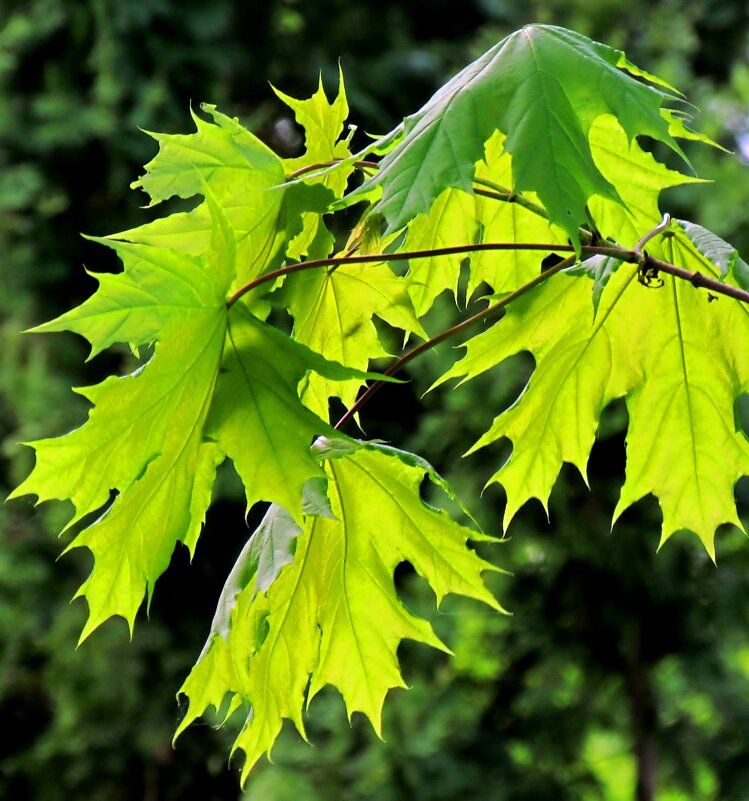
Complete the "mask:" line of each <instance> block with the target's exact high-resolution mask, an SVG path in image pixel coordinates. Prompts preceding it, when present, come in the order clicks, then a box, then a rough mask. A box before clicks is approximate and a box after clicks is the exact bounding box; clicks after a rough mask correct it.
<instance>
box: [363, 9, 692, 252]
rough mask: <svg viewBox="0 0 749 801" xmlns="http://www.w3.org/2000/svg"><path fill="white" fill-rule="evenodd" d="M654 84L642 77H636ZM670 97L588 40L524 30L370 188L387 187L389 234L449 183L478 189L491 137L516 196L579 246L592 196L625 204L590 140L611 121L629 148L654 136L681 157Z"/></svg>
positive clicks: (430, 115)
mask: <svg viewBox="0 0 749 801" xmlns="http://www.w3.org/2000/svg"><path fill="white" fill-rule="evenodd" d="M632 72H634V73H635V75H637V76H639V77H642V78H645V79H646V80H648V81H649V83H645V82H643V81H641V80H637V79H636V78H635V77H633V75H632V74H631V73H632ZM677 99H678V96H677V95H675V93H674V92H673V90H670V88H669V87H668V86H667V85H666V84H664V83H663V82H661V81H658V80H657V79H654V78H653V76H650V75H648V74H647V73H644V72H642V71H641V70H637V69H636V68H634V67H633V65H631V64H630V63H629V62H628V61H627V60H626V59H625V58H624V56H623V54H622V53H621V52H620V51H618V50H614V49H612V48H610V47H606V46H605V45H602V44H599V43H597V42H592V41H591V40H589V39H587V38H585V37H584V36H581V35H580V34H576V33H573V32H571V31H567V30H564V29H562V28H556V27H553V26H548V25H528V26H526V27H525V28H523V29H522V30H520V31H517V32H516V33H513V34H511V35H510V36H508V37H506V38H505V39H503V40H502V41H501V42H499V43H498V44H497V45H495V47H493V48H491V49H490V50H488V51H487V52H486V53H485V54H484V55H482V56H481V57H479V58H478V59H477V60H476V61H474V62H473V63H472V64H470V65H468V66H467V67H466V68H465V69H463V70H462V71H461V72H460V73H459V74H458V75H456V76H455V77H454V78H453V79H452V80H450V81H449V82H448V83H447V84H445V86H443V87H442V88H441V89H440V90H439V91H438V92H437V93H436V94H435V95H434V97H433V98H432V99H431V100H430V101H429V102H428V103H427V104H426V105H425V106H424V107H423V108H422V109H421V110H420V111H419V112H417V113H416V114H414V115H413V116H411V117H408V118H407V119H406V120H405V123H404V126H403V136H402V139H401V140H400V141H399V142H398V144H397V145H396V146H395V147H394V148H393V149H392V150H391V151H390V152H389V153H388V154H387V155H386V156H385V157H384V158H383V160H382V162H381V165H380V169H379V171H378V173H377V175H376V176H374V177H373V178H372V179H370V181H369V182H368V184H367V185H365V191H366V190H367V189H368V188H369V187H371V186H381V187H382V198H381V200H380V201H379V204H378V209H379V211H380V213H381V214H383V215H384V216H385V217H386V218H387V220H388V223H389V225H390V228H391V229H397V228H401V227H403V226H404V225H406V224H407V222H408V221H409V220H410V219H411V218H412V217H413V216H415V215H416V214H419V213H424V212H427V211H428V210H429V208H430V207H431V205H432V202H433V201H434V200H435V199H436V198H437V197H438V196H439V195H440V193H441V192H442V191H443V190H444V189H445V187H456V188H458V189H462V190H464V191H470V188H471V184H472V181H473V178H474V170H475V168H474V165H475V163H476V162H477V161H479V160H480V159H481V158H482V156H483V151H484V145H485V143H486V142H487V141H488V140H489V139H490V137H491V136H492V134H493V133H494V132H495V131H500V132H501V133H502V134H504V135H505V137H506V140H505V145H504V147H505V150H506V151H507V152H508V153H509V154H511V156H512V158H513V168H514V185H513V187H511V188H512V189H513V190H514V191H518V192H524V191H531V192H535V193H537V194H538V197H539V199H540V201H541V203H542V204H543V205H544V207H545V208H546V210H547V212H548V214H549V218H550V220H551V221H552V222H553V223H556V224H558V225H560V226H561V227H562V228H563V229H564V230H565V232H566V233H567V235H568V236H569V237H570V239H571V240H572V242H573V243H579V234H578V230H577V229H578V226H580V225H583V224H585V223H586V222H587V215H586V205H587V203H588V200H589V199H590V198H591V197H592V196H593V195H600V196H602V197H605V198H608V199H609V200H614V201H616V200H618V199H619V195H618V190H617V187H616V185H615V184H614V183H612V182H611V180H610V179H607V178H606V177H604V175H603V174H602V173H601V171H600V169H599V168H598V166H597V165H596V163H595V161H594V158H593V155H592V153H591V147H590V143H589V138H588V137H589V133H590V128H591V126H592V125H593V123H594V121H595V120H596V118H598V117H600V116H601V115H603V114H612V115H614V116H615V117H616V118H617V119H618V120H619V123H620V124H621V126H622V127H623V129H624V130H625V132H626V134H627V137H628V140H629V141H630V142H631V141H633V140H634V138H635V137H636V136H643V135H645V136H649V137H652V138H653V139H655V140H657V141H660V142H663V143H664V144H666V145H668V146H669V147H670V148H672V149H673V150H674V151H675V152H677V153H679V154H681V153H682V151H681V149H680V148H679V146H678V145H677V144H676V141H675V140H674V138H673V136H672V133H671V131H672V130H676V127H677V126H676V125H674V124H672V121H673V120H674V119H676V118H675V117H674V115H673V112H672V111H671V110H669V109H668V107H666V108H663V107H664V105H665V104H666V103H673V102H674V100H677Z"/></svg>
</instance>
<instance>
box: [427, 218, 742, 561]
mask: <svg viewBox="0 0 749 801" xmlns="http://www.w3.org/2000/svg"><path fill="white" fill-rule="evenodd" d="M670 234H671V235H670V236H669V237H667V238H666V239H665V240H664V244H663V245H662V246H661V245H660V244H659V243H657V242H653V243H651V244H650V245H649V252H651V255H656V254H659V255H661V256H663V257H665V258H666V259H667V260H668V261H671V262H672V263H674V264H676V265H678V266H682V267H684V268H685V269H688V270H690V271H692V272H693V271H696V270H700V271H702V272H704V273H706V274H708V275H713V276H718V275H720V273H721V270H722V269H723V268H721V267H720V266H716V265H714V264H713V263H712V262H711V261H710V260H709V259H708V258H707V257H706V256H705V255H703V254H701V253H700V252H699V250H698V249H697V248H696V247H695V245H694V243H693V242H692V241H691V240H690V239H689V237H687V236H686V235H684V233H683V231H682V232H681V233H679V232H678V231H673V230H672V231H671V232H670ZM661 247H662V248H663V250H660V248H661ZM609 266H610V265H609ZM637 275H638V268H637V266H636V265H631V264H621V265H620V266H619V268H618V270H611V269H609V270H608V275H607V280H606V282H605V285H604V286H602V287H601V289H600V300H599V303H598V307H597V311H596V309H595V307H594V305H593V304H592V303H591V298H590V285H589V283H588V282H587V281H586V280H585V279H584V278H582V277H575V275H574V271H573V272H572V274H567V275H565V274H560V275H558V276H553V277H551V278H550V279H549V280H548V281H547V282H546V283H544V284H543V285H542V286H541V287H539V288H538V289H537V290H536V291H535V292H534V293H533V294H531V295H527V296H523V297H522V298H520V299H518V300H517V301H515V302H514V303H513V304H512V306H511V307H510V309H509V311H508V313H507V316H506V318H504V319H503V320H502V321H501V322H500V323H498V324H496V325H495V326H493V327H492V328H490V329H488V330H487V331H485V332H483V333H481V334H479V335H478V336H476V337H474V338H473V339H471V340H469V341H468V342H467V343H466V348H467V352H466V355H465V357H464V358H463V359H462V360H461V361H459V362H458V363H457V364H456V365H454V366H453V367H452V368H451V369H450V370H449V371H448V372H447V373H446V374H445V375H444V376H443V377H442V378H441V379H439V380H438V382H436V383H441V382H442V381H444V380H446V379H448V378H451V377H459V376H463V380H464V381H465V380H468V379H470V378H474V377H475V376H477V375H479V374H480V373H482V372H484V371H486V370H488V369H490V368H491V367H493V366H495V365H497V364H499V363H500V362H501V361H503V360H504V359H506V358H508V357H509V356H511V355H513V354H515V353H518V352H520V351H523V350H527V351H530V352H531V353H532V354H533V356H534V358H535V360H536V368H535V370H534V373H533V375H532V376H531V379H530V381H529V382H528V385H527V387H526V388H525V390H524V391H523V392H522V394H521V395H520V397H519V398H518V399H517V401H516V402H515V403H514V404H513V405H512V406H511V407H510V408H509V409H507V410H505V411H504V412H502V413H501V414H500V415H499V416H498V417H497V418H496V419H495V420H494V423H493V424H492V426H491V428H490V429H489V431H487V432H486V434H484V435H483V436H482V437H481V438H480V439H479V441H478V442H477V443H476V444H475V445H474V446H473V447H472V448H471V449H470V451H469V453H470V452H473V451H475V450H476V449H478V448H481V447H483V446H485V445H488V444H490V443H492V442H495V441H497V440H498V439H500V438H502V437H508V438H509V439H510V440H511V441H512V444H513V450H512V454H511V456H510V458H509V459H508V460H507V462H506V463H505V464H504V465H503V466H502V467H501V468H500V469H499V470H498V471H497V472H496V473H495V474H494V475H493V476H492V477H491V479H490V482H493V481H496V482H499V483H501V484H502V486H503V487H504V488H505V490H506V492H507V506H506V509H505V515H504V523H505V525H508V524H509V522H510V520H511V519H512V517H513V516H514V514H515V512H516V511H517V510H518V509H519V508H520V506H522V505H523V504H524V503H525V502H526V501H527V500H529V499H530V498H537V499H539V500H540V501H541V503H542V504H543V505H544V507H545V508H546V507H547V504H548V498H549V494H550V492H551V488H552V486H553V485H554V482H555V481H556V478H557V475H558V473H559V470H560V468H561V466H562V463H563V462H569V463H571V464H573V465H575V466H576V467H577V468H578V470H579V471H580V473H581V474H582V476H583V477H584V478H585V476H586V464H587V460H588V456H589V454H590V449H591V447H592V445H593V442H594V440H595V436H596V431H597V427H598V421H599V418H600V415H601V412H602V411H603V409H604V408H605V406H606V405H607V404H608V403H609V402H610V401H612V400H614V399H615V398H619V397H625V399H626V403H627V409H628V411H629V431H628V435H627V472H626V480H625V483H624V486H623V487H622V491H621V497H620V499H619V502H618V504H617V507H616V510H615V512H614V519H616V518H617V517H618V516H619V514H620V513H621V512H622V511H623V510H624V509H626V508H627V506H629V505H630V504H632V503H634V502H635V501H637V500H639V499H640V498H642V497H643V496H645V495H646V494H648V493H651V492H652V493H653V495H655V496H656V498H657V499H658V501H659V503H660V505H661V509H662V511H663V526H662V534H661V542H664V541H665V540H666V539H668V537H669V536H671V534H672V533H673V532H675V531H677V530H680V529H690V530H692V531H694V532H695V533H696V534H697V535H698V536H699V538H700V539H701V540H702V542H703V544H704V545H705V548H706V549H707V551H708V553H710V554H711V556H713V557H714V553H715V549H714V533H715V529H716V528H717V526H718V525H720V524H721V523H733V524H735V525H737V526H739V527H740V525H741V524H740V522H739V520H738V517H737V514H736V506H735V501H734V498H733V488H734V485H735V483H736V481H738V479H739V478H740V477H741V476H742V475H746V474H747V473H749V443H747V438H746V436H745V435H744V433H743V432H742V431H741V430H740V429H737V424H736V423H735V420H734V412H733V405H734V402H735V399H736V397H737V396H738V395H739V394H741V392H743V391H746V387H747V386H749V358H748V357H747V354H746V349H745V348H742V347H740V346H738V345H736V344H734V343H738V342H742V341H745V340H746V337H748V336H749V311H747V308H746V306H744V305H743V304H741V303H739V302H737V301H733V300H731V299H728V298H725V299H721V301H720V303H709V302H708V298H707V297H706V295H705V294H704V293H702V292H698V291H696V290H695V289H694V287H692V286H691V285H690V284H689V283H688V282H685V281H681V280H677V279H673V278H671V277H670V276H663V280H664V284H665V285H664V286H663V287H662V288H661V289H660V290H658V291H656V290H654V289H652V288H648V287H645V286H643V285H642V284H640V283H639V282H638V281H637ZM586 480H587V479H586Z"/></svg>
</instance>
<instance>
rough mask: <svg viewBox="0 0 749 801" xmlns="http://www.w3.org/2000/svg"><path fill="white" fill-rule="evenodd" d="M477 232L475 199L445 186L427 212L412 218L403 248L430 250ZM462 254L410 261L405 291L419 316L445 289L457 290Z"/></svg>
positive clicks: (472, 237)
mask: <svg viewBox="0 0 749 801" xmlns="http://www.w3.org/2000/svg"><path fill="white" fill-rule="evenodd" d="M477 233H478V221H477V220H476V212H475V201H474V198H473V197H471V195H468V194H467V193H465V192H461V191H460V190H458V189H446V190H445V191H444V192H442V194H441V195H440V196H439V197H438V198H437V199H436V200H435V201H434V203H433V204H432V206H431V208H430V209H429V212H428V214H419V215H418V216H417V217H416V218H415V219H413V220H412V221H411V223H410V224H409V226H408V233H407V234H406V241H405V242H404V244H403V249H404V250H433V249H435V248H447V247H454V246H456V245H465V244H466V243H469V242H474V241H475V240H476V236H477ZM465 258H466V257H465V255H461V254H457V255H453V256H433V257H430V258H424V259H413V260H412V261H411V262H410V263H409V268H408V275H407V276H406V280H407V282H408V292H409V294H410V296H411V299H412V301H413V304H414V308H415V310H416V313H417V314H418V315H419V317H422V316H423V315H424V314H426V313H427V312H428V311H429V309H431V307H432V304H433V303H434V300H435V298H436V297H437V295H439V294H440V293H441V292H443V291H444V290H445V289H449V290H451V291H452V292H453V293H456V292H457V288H458V279H459V278H460V265H461V264H462V262H463V261H464V259H465Z"/></svg>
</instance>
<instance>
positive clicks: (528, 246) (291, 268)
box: [226, 242, 640, 309]
mask: <svg viewBox="0 0 749 801" xmlns="http://www.w3.org/2000/svg"><path fill="white" fill-rule="evenodd" d="M491 250H540V251H547V252H549V253H555V252H556V253H574V252H575V248H574V247H573V246H572V245H557V244H555V243H553V242H552V243H549V242H480V243H478V244H475V245H454V246H452V247H445V248H431V249H429V250H405V251H399V252H398V253H371V254H363V255H358V256H332V257H330V258H327V259H313V260H312V261H300V262H298V263H297V264H289V265H288V266H286V267H279V268H278V269H277V270H271V272H269V273H263V275H260V276H258V277H257V278H255V279H253V280H252V281H250V283H249V284H245V285H244V286H243V287H241V288H240V289H238V290H237V291H236V292H235V293H234V294H233V295H231V296H230V297H229V298H228V300H227V301H226V308H227V309H230V308H231V307H232V306H233V305H234V304H235V303H236V302H237V301H238V300H239V299H240V298H241V297H242V296H243V295H245V294H247V293H248V292H250V291H251V290H253V289H255V288H256V287H258V286H260V285H261V284H265V283H267V282H269V281H274V280H275V279H276V278H280V277H281V276H284V275H289V274H290V273H296V272H300V271H301V270H311V269H314V268H316V267H329V266H331V265H336V266H340V265H341V264H372V263H377V262H383V261H384V262H388V261H408V260H409V259H428V258H433V257H435V256H454V255H457V254H461V253H465V254H468V253H478V252H481V251H491ZM580 250H581V251H582V253H584V254H585V255H588V256H593V255H600V256H612V257H613V258H616V259H621V260H622V261H628V262H638V261H639V260H640V254H639V253H636V252H635V251H633V250H627V249H626V248H617V247H607V246H600V245H595V246H593V245H583V246H582V247H581V248H580Z"/></svg>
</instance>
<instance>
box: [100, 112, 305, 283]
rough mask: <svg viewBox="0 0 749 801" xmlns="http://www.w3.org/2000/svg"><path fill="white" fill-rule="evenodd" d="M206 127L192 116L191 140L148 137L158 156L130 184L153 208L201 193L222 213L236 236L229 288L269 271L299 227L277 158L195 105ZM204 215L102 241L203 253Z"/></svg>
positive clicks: (207, 228) (204, 210) (208, 220)
mask: <svg viewBox="0 0 749 801" xmlns="http://www.w3.org/2000/svg"><path fill="white" fill-rule="evenodd" d="M201 109H202V110H203V111H205V112H206V113H208V114H209V115H210V116H211V118H212V120H213V122H207V121H205V120H203V119H202V118H201V117H199V116H198V115H197V114H195V113H194V112H193V113H192V118H193V121H194V123H195V127H196V132H195V133H192V134H163V133H150V134H149V135H150V136H152V137H153V138H154V139H155V140H156V141H157V142H158V143H159V152H158V153H157V154H156V156H155V157H154V158H153V159H152V160H151V161H150V162H149V163H148V164H147V165H146V172H145V174H144V175H143V176H142V177H141V178H140V179H138V180H137V181H135V182H134V183H133V184H132V188H134V189H138V188H140V189H143V190H144V191H145V192H146V193H147V194H148V195H149V197H150V198H151V202H150V204H149V206H154V205H156V204H158V203H161V202H162V201H164V200H167V199H169V198H171V197H181V198H192V197H194V196H195V195H201V194H204V188H206V187H207V188H208V190H209V191H211V192H212V193H213V195H214V197H215V198H216V201H217V202H218V203H219V204H220V205H221V206H222V208H223V209H224V212H225V213H226V216H227V217H228V219H229V222H230V224H231V226H232V228H233V230H234V232H235V234H236V236H237V270H236V276H235V283H234V286H235V287H236V286H241V285H243V284H246V283H247V282H248V281H249V280H250V279H251V278H253V277H255V276H256V275H258V274H259V273H261V272H265V271H266V270H269V269H272V268H273V266H275V265H276V263H277V262H280V259H281V258H282V257H283V253H284V250H285V245H286V243H287V241H288V239H289V238H293V236H296V234H297V233H298V232H299V229H300V228H301V220H300V219H299V218H298V214H297V213H293V214H287V213H286V207H285V201H286V200H287V198H286V192H285V189H284V187H283V186H282V185H283V183H284V178H285V173H284V168H283V163H282V161H281V159H280V158H279V157H278V156H277V155H276V154H275V153H274V152H273V151H272V150H270V149H269V148H268V147H267V146H266V145H264V144H263V143H262V142H261V141H260V140H259V139H258V138H257V137H256V136H254V135H253V134H251V133H250V132H249V131H248V130H247V129H246V128H245V127H244V126H242V125H241V124H240V123H239V122H238V121H237V120H236V119H232V118H230V117H227V116H226V115H224V114H222V113H221V112H219V111H218V110H217V109H216V107H215V106H212V105H209V104H203V105H201ZM211 230H212V216H211V212H210V209H209V206H208V204H207V203H206V202H202V203H200V204H199V205H198V206H196V208H194V209H193V210H192V211H189V212H179V213H176V214H171V215H169V216H168V217H162V218H160V219H157V220H154V221H153V222H150V223H146V224H145V225H141V226H139V227H138V228H132V229H130V230H127V231H121V232H120V233H117V234H110V236H109V238H110V239H115V240H126V241H129V242H135V243H140V244H148V245H153V246H154V247H161V248H167V249H170V250H175V251H179V252H184V253H189V254H193V255H197V254H200V253H202V252H204V251H205V248H206V246H207V243H208V241H209V239H210V236H211Z"/></svg>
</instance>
